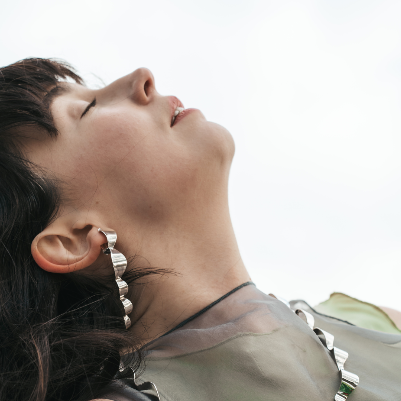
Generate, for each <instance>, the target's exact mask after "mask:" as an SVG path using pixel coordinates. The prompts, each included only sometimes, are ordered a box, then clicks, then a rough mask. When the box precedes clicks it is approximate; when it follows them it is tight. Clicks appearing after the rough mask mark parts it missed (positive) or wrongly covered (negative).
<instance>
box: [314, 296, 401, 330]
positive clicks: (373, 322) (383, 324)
mask: <svg viewBox="0 0 401 401" xmlns="http://www.w3.org/2000/svg"><path fill="white" fill-rule="evenodd" d="M314 309H315V310H316V311H318V312H320V313H324V314H325V315H329V316H334V317H336V318H339V319H343V320H347V321H348V322H350V323H352V324H355V325H356V326H359V327H363V328H365V329H370V330H377V331H382V332H384V333H390V334H400V333H401V330H399V329H398V328H397V326H396V325H395V323H394V322H393V321H392V319H391V318H390V317H389V316H388V315H387V313H386V312H384V311H383V310H381V309H380V308H379V307H377V306H376V305H373V304H370V303H368V302H363V301H360V300H359V299H356V298H352V297H350V296H349V295H346V294H343V293H340V292H334V293H333V294H331V295H330V298H329V299H328V300H327V301H324V302H322V303H320V304H319V305H317V306H315V307H314Z"/></svg>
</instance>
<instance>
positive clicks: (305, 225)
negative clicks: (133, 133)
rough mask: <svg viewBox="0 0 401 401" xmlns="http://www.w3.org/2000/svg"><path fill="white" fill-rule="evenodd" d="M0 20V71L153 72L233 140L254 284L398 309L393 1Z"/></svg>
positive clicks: (150, 7)
mask: <svg viewBox="0 0 401 401" xmlns="http://www.w3.org/2000/svg"><path fill="white" fill-rule="evenodd" d="M1 16H2V18H1V24H0V65H1V66H3V65H7V64H10V63H12V62H14V61H17V60H19V59H22V58H25V57H58V58H63V59H65V60H67V61H69V62H70V63H72V64H73V65H74V66H75V67H76V68H77V69H78V70H79V71H80V72H81V73H82V75H83V77H84V78H85V79H87V80H88V81H89V83H90V84H91V85H92V86H93V85H98V84H99V81H98V80H97V78H96V76H98V77H100V78H101V79H103V81H104V82H105V83H106V84H108V83H110V82H112V81H113V80H115V79H117V78H119V77H120V76H123V75H126V74H128V73H130V72H131V71H133V70H134V69H136V68H138V67H143V66H144V67H148V68H150V70H151V71H152V72H153V74H154V76H155V79H156V88H157V90H158V92H159V93H161V94H163V95H175V96H177V97H179V98H180V99H181V100H182V101H183V103H184V104H185V106H186V107H196V108H199V109H200V110H202V112H203V113H204V115H205V116H206V118H207V119H208V120H210V121H215V122H218V123H220V124H221V125H223V126H225V127H226V128H227V129H228V130H229V131H230V132H231V133H232V135H233V137H234V140H235V142H236V156H235V158H234V163H233V167H232V172H231V180H230V207H231V211H232V218H233V223H234V227H235V231H236V235H237V238H238V241H239V245H240V249H241V253H242V256H243V259H244V261H245V263H246V265H247V267H248V269H249V271H250V273H251V276H252V278H253V280H254V281H255V282H256V283H257V285H258V287H259V288H260V289H262V290H263V291H265V292H267V293H269V292H273V293H275V294H277V295H280V296H282V297H285V298H287V299H295V298H303V299H305V300H307V301H308V302H309V303H310V304H312V305H314V304H316V303H318V302H320V301H323V300H324V299H327V298H328V297H329V295H330V293H331V292H334V291H339V292H345V293H347V294H349V295H352V296H354V297H357V298H359V299H362V300H365V301H368V302H373V303H376V304H379V305H385V306H390V307H394V308H398V309H401V213H400V210H401V157H400V156H401V41H400V39H401V23H400V20H401V1H397V0H393V1H391V0H389V1H387V0H377V1H373V0H320V1H318V0H296V1H291V0H272V1H268V0H146V1H144V0H141V1H137V0H130V1H128V0H113V1H111V0H69V1H60V0H35V1H30V0H13V1H12V2H11V1H6V0H2V3H1ZM94 74H95V75H94Z"/></svg>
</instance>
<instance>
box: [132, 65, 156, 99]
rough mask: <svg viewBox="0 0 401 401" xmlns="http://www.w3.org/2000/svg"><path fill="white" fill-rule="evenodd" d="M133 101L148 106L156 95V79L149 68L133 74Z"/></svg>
mask: <svg viewBox="0 0 401 401" xmlns="http://www.w3.org/2000/svg"><path fill="white" fill-rule="evenodd" d="M131 89H132V94H131V97H132V100H133V101H134V102H136V103H139V104H143V105H146V104H148V103H149V102H150V101H151V100H152V98H153V97H154V95H155V93H156V87H155V77H154V76H153V74H152V73H151V72H150V70H149V69H147V68H138V69H137V70H135V71H134V72H133V73H132V74H131Z"/></svg>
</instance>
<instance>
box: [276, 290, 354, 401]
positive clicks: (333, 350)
mask: <svg viewBox="0 0 401 401" xmlns="http://www.w3.org/2000/svg"><path fill="white" fill-rule="evenodd" d="M269 295H271V296H273V297H274V298H276V299H278V300H279V301H281V302H283V303H285V304H286V305H287V306H288V307H289V308H291V306H290V304H289V303H288V302H287V301H285V300H283V299H282V298H279V297H276V296H275V295H274V294H269ZM293 312H295V314H296V315H297V316H299V317H300V318H301V319H302V320H303V321H304V322H305V323H306V324H307V325H308V326H309V328H310V329H312V330H313V331H314V333H315V334H316V335H317V336H318V338H319V340H320V342H321V343H322V344H323V346H324V347H326V348H327V349H328V351H329V352H330V355H331V357H332V358H333V360H334V362H335V364H336V366H337V369H338V370H339V372H340V377H341V383H340V388H339V389H338V391H337V393H336V394H335V396H334V401H345V400H346V399H347V398H348V396H349V395H350V394H351V393H352V392H353V391H354V390H355V389H356V388H357V386H358V384H359V376H358V375H356V374H355V373H351V372H348V371H347V370H345V369H344V363H345V361H346V360H347V359H348V352H347V351H343V350H342V349H339V348H337V347H335V346H334V336H333V335H332V334H330V333H328V332H327V331H324V330H322V329H321V328H319V327H315V318H314V317H313V316H312V315H311V314H310V313H309V312H306V311H305V310H303V309H296V310H295V311H293Z"/></svg>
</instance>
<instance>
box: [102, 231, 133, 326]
mask: <svg viewBox="0 0 401 401" xmlns="http://www.w3.org/2000/svg"><path fill="white" fill-rule="evenodd" d="M98 231H99V232H100V233H103V234H104V235H105V236H106V239H107V248H106V247H104V248H103V253H105V254H106V255H110V256H111V261H112V263H113V268H114V274H115V277H116V283H117V286H118V292H119V294H120V301H121V302H122V304H123V306H124V312H125V316H124V323H125V328H126V329H128V328H129V327H130V326H131V319H130V318H129V317H128V315H129V314H130V313H131V312H132V308H133V306H132V302H131V301H130V300H129V299H127V298H125V295H127V293H128V284H127V283H126V282H125V281H124V280H121V276H122V275H123V274H124V272H125V269H126V268H127V259H126V258H125V256H124V255H123V254H122V253H121V252H119V251H117V249H114V245H115V244H116V242H117V234H116V232H115V231H103V230H102V229H101V228H99V229H98Z"/></svg>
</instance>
